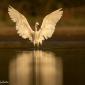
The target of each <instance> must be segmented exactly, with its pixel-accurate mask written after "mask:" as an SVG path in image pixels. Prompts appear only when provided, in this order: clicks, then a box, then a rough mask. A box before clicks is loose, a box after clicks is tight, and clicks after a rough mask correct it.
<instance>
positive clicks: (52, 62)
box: [9, 51, 62, 85]
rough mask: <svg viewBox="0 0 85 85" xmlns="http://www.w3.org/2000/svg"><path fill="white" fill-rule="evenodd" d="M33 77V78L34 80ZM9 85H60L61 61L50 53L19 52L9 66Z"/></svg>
mask: <svg viewBox="0 0 85 85" xmlns="http://www.w3.org/2000/svg"><path fill="white" fill-rule="evenodd" d="M34 77H35V78H34ZM9 81H10V85H32V84H33V83H32V82H34V81H36V82H35V83H34V85H62V61H61V58H60V57H56V56H55V55H54V54H53V53H52V52H46V51H23V52H19V53H18V54H17V56H16V58H14V59H13V60H11V61H10V65H9Z"/></svg>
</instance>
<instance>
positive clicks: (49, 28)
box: [38, 8, 63, 44]
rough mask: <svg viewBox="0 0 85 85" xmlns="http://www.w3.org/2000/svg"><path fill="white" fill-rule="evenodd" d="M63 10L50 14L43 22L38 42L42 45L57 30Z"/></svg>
mask: <svg viewBox="0 0 85 85" xmlns="http://www.w3.org/2000/svg"><path fill="white" fill-rule="evenodd" d="M61 9H62V8H60V9H58V10H56V11H54V12H52V13H50V14H48V15H47V16H46V17H45V18H44V19H43V22H42V25H41V29H40V30H39V40H38V42H39V43H40V44H42V40H45V39H48V38H50V37H51V36H52V34H53V33H54V30H55V26H56V23H57V22H58V21H59V20H60V18H61V16H62V14H63V11H62V10H61Z"/></svg>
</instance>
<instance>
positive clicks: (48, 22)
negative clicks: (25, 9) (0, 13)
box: [8, 6, 63, 46]
mask: <svg viewBox="0 0 85 85" xmlns="http://www.w3.org/2000/svg"><path fill="white" fill-rule="evenodd" d="M8 14H9V16H10V18H11V20H12V21H13V22H15V23H16V30H17V33H18V34H19V36H21V37H22V38H23V39H27V38H29V40H30V41H31V42H33V44H34V46H35V44H37V46H39V44H41V45H42V41H43V40H45V39H48V38H51V37H52V35H53V33H54V30H55V26H56V23H57V22H58V21H59V20H60V18H61V16H62V14H63V11H62V8H60V9H58V10H56V11H54V12H52V13H50V14H48V15H47V16H45V18H44V19H43V22H42V25H41V27H40V29H39V30H37V27H38V25H39V23H38V22H36V23H35V30H34V31H33V30H32V29H31V27H30V25H29V23H28V21H27V19H26V18H25V16H24V15H22V14H21V13H19V12H18V11H17V10H16V9H14V8H13V7H12V6H9V7H8Z"/></svg>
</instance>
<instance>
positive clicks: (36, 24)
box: [35, 22, 39, 31]
mask: <svg viewBox="0 0 85 85" xmlns="http://www.w3.org/2000/svg"><path fill="white" fill-rule="evenodd" d="M38 26H39V22H36V23H35V31H37V28H38Z"/></svg>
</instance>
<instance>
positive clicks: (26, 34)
mask: <svg viewBox="0 0 85 85" xmlns="http://www.w3.org/2000/svg"><path fill="white" fill-rule="evenodd" d="M8 14H9V16H10V18H11V20H12V21H13V22H16V30H17V33H18V34H19V36H21V37H22V38H24V39H26V38H29V40H31V41H32V34H33V32H34V31H33V30H32V29H31V27H30V25H29V23H28V22H27V20H26V18H25V17H24V16H23V15H22V14H21V13H19V12H18V11H17V10H15V9H14V8H13V7H12V6H9V7H8Z"/></svg>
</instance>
